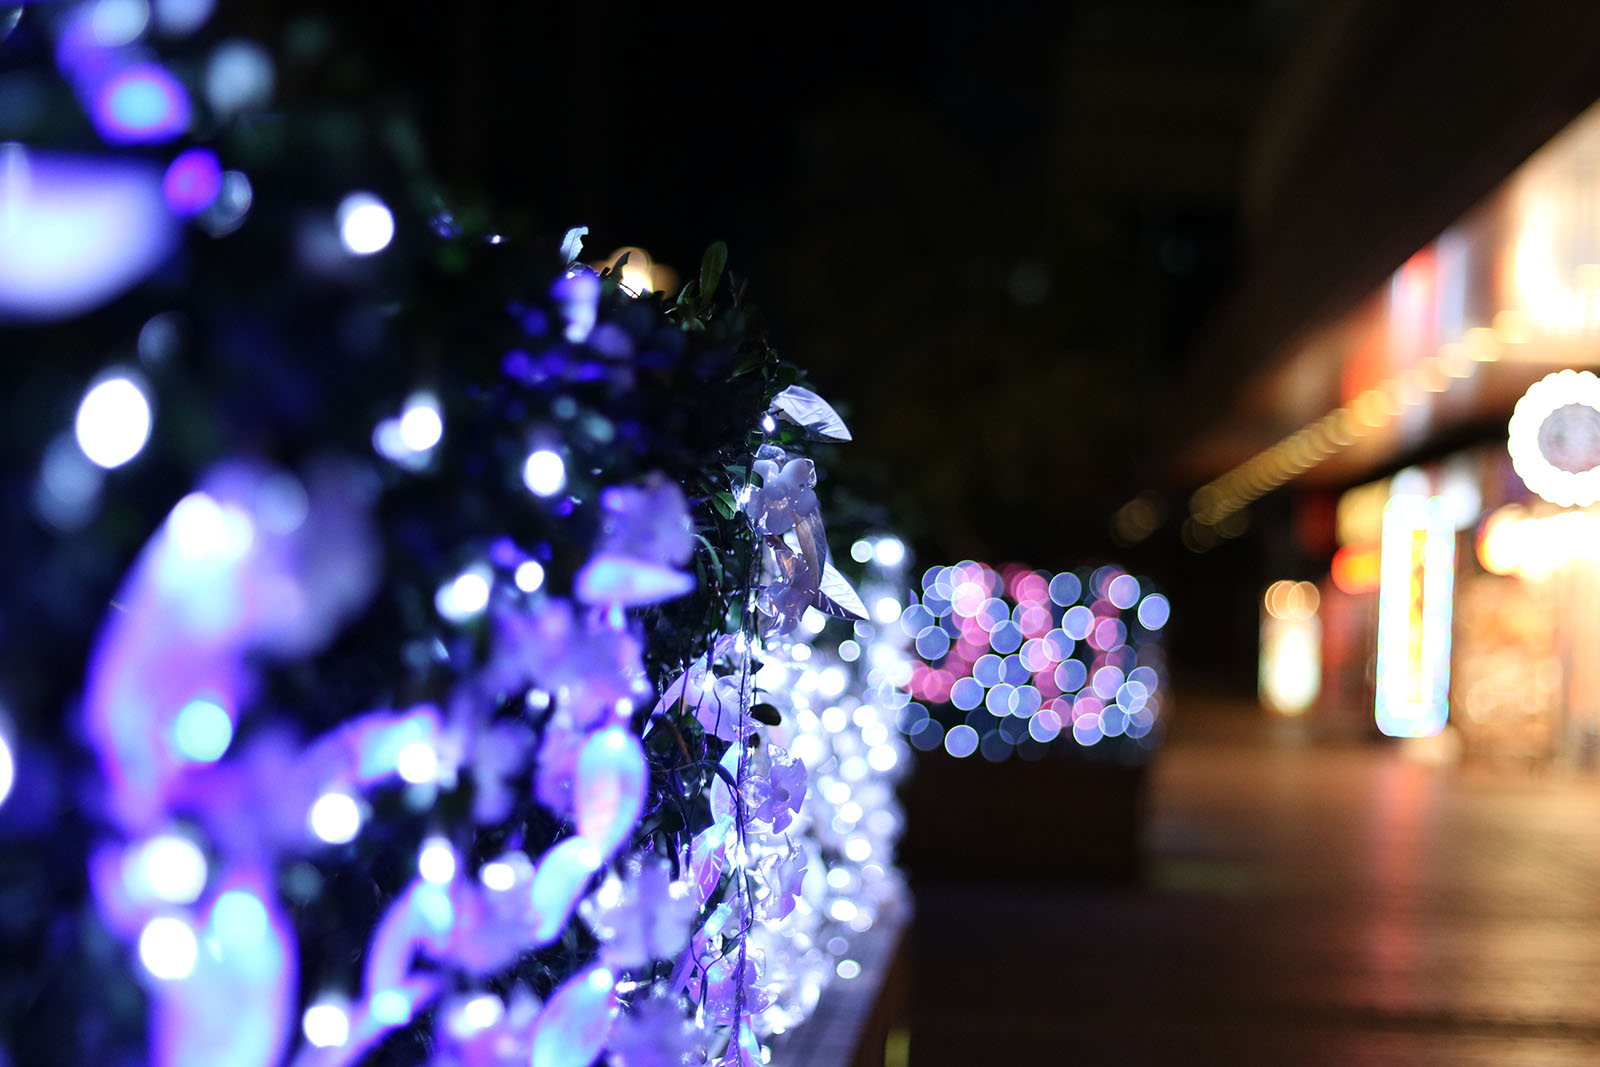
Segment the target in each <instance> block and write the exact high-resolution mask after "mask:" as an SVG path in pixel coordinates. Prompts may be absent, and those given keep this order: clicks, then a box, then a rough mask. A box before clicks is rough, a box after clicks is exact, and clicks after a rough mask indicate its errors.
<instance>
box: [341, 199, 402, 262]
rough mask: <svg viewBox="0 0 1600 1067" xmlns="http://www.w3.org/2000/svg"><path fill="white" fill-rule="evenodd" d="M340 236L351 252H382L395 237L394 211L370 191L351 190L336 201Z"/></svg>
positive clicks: (356, 254)
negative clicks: (347, 194)
mask: <svg viewBox="0 0 1600 1067" xmlns="http://www.w3.org/2000/svg"><path fill="white" fill-rule="evenodd" d="M338 220H339V240H340V242H341V243H343V245H344V247H345V251H347V252H349V253H350V254H351V255H354V256H370V255H372V254H373V253H374V252H382V251H383V250H384V249H385V248H388V247H389V242H390V241H392V240H394V215H392V214H391V213H390V211H389V208H388V206H387V205H385V204H384V202H383V201H382V200H379V199H378V198H377V197H375V196H373V195H372V194H371V193H351V194H350V195H349V196H347V197H345V198H344V199H343V200H342V201H340V202H339V211H338Z"/></svg>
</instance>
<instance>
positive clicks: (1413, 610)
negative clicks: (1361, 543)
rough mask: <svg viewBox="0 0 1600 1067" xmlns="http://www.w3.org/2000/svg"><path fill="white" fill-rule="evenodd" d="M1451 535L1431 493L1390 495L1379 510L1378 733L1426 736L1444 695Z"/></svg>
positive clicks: (1443, 711) (1441, 714) (1439, 721)
mask: <svg viewBox="0 0 1600 1067" xmlns="http://www.w3.org/2000/svg"><path fill="white" fill-rule="evenodd" d="M1455 548H1456V546H1455V530H1454V527H1453V525H1452V524H1451V522H1450V519H1449V515H1448V514H1447V509H1446V507H1445V502H1444V501H1443V500H1442V499H1441V498H1440V497H1437V496H1421V495H1418V494H1414V493H1403V494H1396V495H1395V496H1393V497H1391V498H1390V499H1389V503H1388V504H1387V505H1386V506H1385V507H1384V509H1383V547H1382V564H1381V574H1380V579H1379V581H1380V584H1379V588H1378V677H1377V706H1376V714H1377V720H1378V729H1379V730H1381V731H1382V732H1383V733H1385V734H1388V735H1389V736H1390V737H1431V736H1432V735H1434V734H1436V733H1438V732H1439V731H1440V730H1442V729H1444V725H1445V720H1446V718H1447V717H1448V715H1449V698H1450V622H1451V611H1452V606H1453V599H1452V598H1453V592H1454V587H1455Z"/></svg>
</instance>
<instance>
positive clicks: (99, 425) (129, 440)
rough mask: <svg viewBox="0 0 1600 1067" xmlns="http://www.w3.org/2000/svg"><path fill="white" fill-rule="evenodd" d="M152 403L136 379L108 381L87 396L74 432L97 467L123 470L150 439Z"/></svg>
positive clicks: (100, 384)
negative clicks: (124, 465) (123, 466)
mask: <svg viewBox="0 0 1600 1067" xmlns="http://www.w3.org/2000/svg"><path fill="white" fill-rule="evenodd" d="M150 424H151V416H150V401H149V400H148V399H147V398H146V397H145V395H144V390H142V389H140V388H139V386H138V385H137V384H135V383H134V381H133V379H131V378H125V377H121V376H118V377H115V378H107V379H106V380H105V381H103V382H100V383H99V384H98V385H96V386H94V387H93V388H92V389H90V390H89V391H88V392H87V393H85V394H84V397H83V402H82V403H81V404H79V405H78V417H77V421H76V422H75V423H74V424H73V430H74V433H75V434H76V436H77V438H78V447H79V448H81V449H83V454H84V455H86V456H88V457H89V460H90V462H92V463H94V465H95V466H97V467H103V468H104V469H106V470H111V469H112V468H114V467H120V466H122V465H123V464H124V463H127V462H128V461H129V460H131V459H133V457H134V456H137V455H138V454H139V453H140V452H141V451H143V449H144V446H145V442H146V441H148V440H149V439H150Z"/></svg>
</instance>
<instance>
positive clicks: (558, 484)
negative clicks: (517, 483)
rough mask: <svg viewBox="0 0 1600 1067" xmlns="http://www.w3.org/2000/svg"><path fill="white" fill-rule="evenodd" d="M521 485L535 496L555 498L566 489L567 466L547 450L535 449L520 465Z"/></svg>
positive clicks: (557, 456)
mask: <svg viewBox="0 0 1600 1067" xmlns="http://www.w3.org/2000/svg"><path fill="white" fill-rule="evenodd" d="M522 483H523V484H524V485H526V486H527V487H528V489H529V491H530V492H532V493H533V494H534V495H535V496H555V495H556V494H557V493H559V492H561V490H562V489H564V488H566V485H567V465H566V464H565V463H564V462H562V460H561V457H560V456H559V455H557V454H556V453H554V452H552V451H550V450H549V449H548V448H541V449H537V450H536V451H534V452H533V453H532V454H531V455H529V456H528V460H527V462H526V463H524V464H523V465H522Z"/></svg>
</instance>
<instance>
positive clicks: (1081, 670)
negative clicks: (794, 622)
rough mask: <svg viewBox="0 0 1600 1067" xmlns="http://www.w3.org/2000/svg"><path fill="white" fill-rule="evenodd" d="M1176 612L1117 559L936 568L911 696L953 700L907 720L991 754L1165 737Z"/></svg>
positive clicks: (953, 743)
mask: <svg viewBox="0 0 1600 1067" xmlns="http://www.w3.org/2000/svg"><path fill="white" fill-rule="evenodd" d="M1298 595H1299V596H1301V597H1304V596H1305V595H1306V594H1304V593H1303V592H1302V593H1300V594H1298ZM1008 597H1009V598H1010V599H1009V600H1008V599H1007V598H1008ZM1170 617H1171V605H1170V604H1169V602H1168V601H1167V598H1166V597H1165V596H1163V595H1162V594H1160V593H1157V592H1154V591H1152V590H1151V589H1150V583H1149V582H1148V581H1147V580H1145V579H1141V578H1137V577H1135V576H1134V575H1132V574H1129V573H1128V572H1126V571H1125V570H1123V569H1121V568H1119V567H1115V566H1104V567H1100V568H1097V569H1095V570H1093V571H1079V572H1071V571H1067V572H1062V573H1060V574H1055V575H1051V574H1048V573H1045V572H1039V571H1033V570H1029V569H1027V568H1025V567H1020V566H1017V565H1014V564H1013V565H1008V566H1006V567H1004V568H1001V569H999V570H996V569H995V568H992V567H989V566H988V565H986V564H982V563H975V562H972V561H970V560H969V561H965V562H962V563H957V564H954V565H951V566H948V567H930V568H928V569H927V570H926V571H925V572H924V573H923V576H922V583H921V596H920V599H919V598H918V597H916V596H913V597H912V599H911V601H910V602H909V603H907V604H906V605H905V607H904V610H903V611H902V613H901V622H900V625H901V628H902V630H903V631H904V632H905V633H906V634H907V635H908V636H910V637H913V638H914V641H915V648H916V651H917V654H918V656H919V657H921V660H922V662H920V663H918V664H916V665H915V666H914V668H913V671H912V676H911V679H910V682H909V683H908V688H909V690H910V695H911V696H912V697H913V698H915V699H916V700H920V701H924V702H926V704H927V705H929V706H934V707H936V708H937V707H940V706H943V707H944V708H945V710H943V711H935V712H933V713H931V714H930V713H929V711H928V708H927V707H925V706H924V705H923V704H913V705H911V706H912V707H915V708H916V709H917V710H916V712H915V713H908V714H905V715H902V717H901V718H900V720H899V723H898V725H899V728H900V730H901V731H902V732H903V733H904V734H905V735H906V737H907V739H908V740H909V741H910V742H911V746H912V747H913V748H915V749H918V750H919V751H932V750H934V749H937V748H940V747H943V748H944V749H945V751H947V752H949V753H950V754H952V755H956V756H961V757H965V756H968V755H972V754H973V753H975V752H976V753H979V754H981V755H982V756H984V758H986V759H991V760H1001V759H1006V758H1008V757H1010V756H1012V755H1020V756H1022V757H1024V758H1028V759H1037V758H1039V757H1041V756H1042V755H1044V754H1045V753H1046V752H1048V751H1050V750H1051V748H1052V747H1053V746H1055V745H1056V743H1057V742H1058V739H1059V740H1061V741H1062V742H1063V743H1064V744H1066V745H1067V747H1068V748H1069V749H1070V748H1088V747H1093V746H1098V745H1102V744H1108V739H1112V740H1116V739H1126V741H1125V742H1123V743H1125V744H1126V743H1131V744H1132V745H1133V749H1132V751H1134V752H1138V751H1141V750H1144V749H1148V748H1150V747H1153V746H1154V745H1155V744H1157V743H1159V741H1160V739H1161V736H1162V733H1163V730H1162V729H1160V728H1159V727H1160V720H1159V713H1160V708H1161V703H1162V698H1161V692H1160V691H1161V671H1162V670H1163V669H1164V666H1165V661H1164V652H1163V650H1162V646H1161V641H1160V631H1161V630H1162V629H1163V628H1164V627H1165V626H1166V625H1167V623H1168V621H1169V619H1170Z"/></svg>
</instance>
